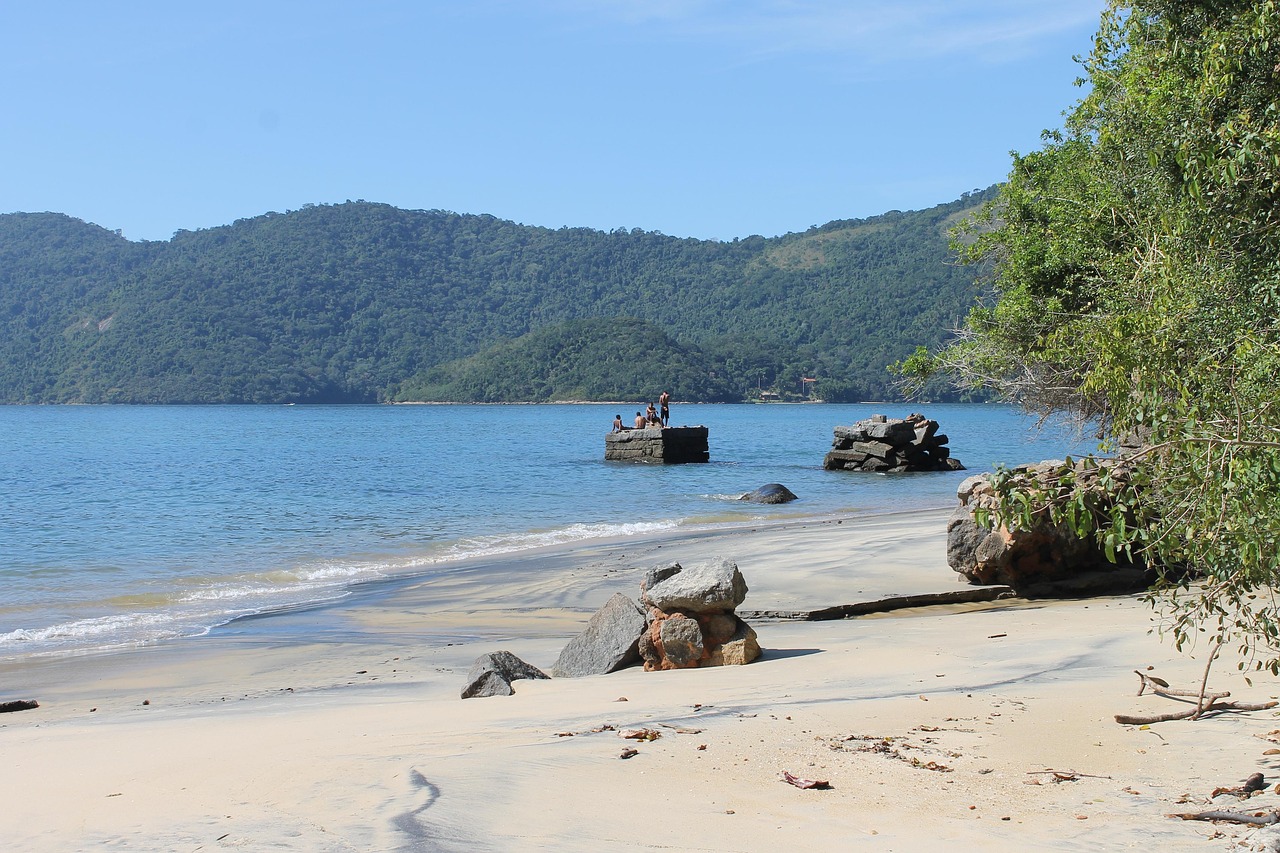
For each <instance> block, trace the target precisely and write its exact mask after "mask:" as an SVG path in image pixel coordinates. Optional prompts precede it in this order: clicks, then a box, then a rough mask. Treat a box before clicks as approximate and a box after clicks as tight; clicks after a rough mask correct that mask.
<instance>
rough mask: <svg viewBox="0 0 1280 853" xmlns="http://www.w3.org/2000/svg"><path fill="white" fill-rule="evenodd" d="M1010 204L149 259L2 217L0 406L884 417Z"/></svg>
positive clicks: (381, 216) (294, 246)
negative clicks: (834, 409)
mask: <svg viewBox="0 0 1280 853" xmlns="http://www.w3.org/2000/svg"><path fill="white" fill-rule="evenodd" d="M989 192H990V191H987V192H983V193H974V194H970V195H966V196H964V197H962V198H961V199H959V200H956V201H954V202H950V203H948V204H944V205H939V206H937V207H934V208H931V209H929V210H924V211H914V212H906V213H903V212H898V211H893V212H890V213H886V214H883V215H881V216H876V217H871V218H868V219H859V220H840V221H836V222H831V223H827V224H826V225H823V226H820V227H816V228H811V229H809V230H808V231H805V232H801V233H795V234H787V235H783V236H781V237H774V238H764V237H759V236H752V237H747V238H744V239H737V240H733V241H725V242H721V241H707V240H696V239H692V238H677V237H669V236H666V235H664V234H661V233H658V232H646V231H641V230H639V229H632V230H629V231H627V230H621V229H619V230H616V231H612V232H604V231H598V230H594V229H588V228H560V229H549V228H541V227H537V226H527V225H519V224H516V223H513V222H510V221H506V220H502V219H498V218H496V217H493V216H487V215H470V214H458V213H452V212H447V211H410V210H402V209H399V208H395V207H391V206H389V205H383V204H374V203H369V202H347V203H344V204H336V205H315V206H307V207H304V208H303V209H301V210H297V211H292V212H289V213H284V214H279V213H269V214H264V215H262V216H257V217H254V218H251V219H241V220H237V221H236V222H235V223H232V224H231V225H226V226H220V227H216V228H209V229H204V230H200V231H179V232H178V233H176V234H175V235H174V236H173V238H172V239H170V240H168V241H145V242H131V241H129V240H126V239H124V238H123V237H121V236H120V235H119V234H118V233H116V232H112V231H109V230H107V229H104V228H101V227H99V226H96V225H91V224H88V223H85V222H82V221H80V220H77V219H74V218H72V217H69V216H66V215H63V214H56V213H14V214H6V215H0V402H6V403H106V402H116V403H280V402H374V401H389V400H413V399H423V400H426V399H438V398H443V397H441V395H445V394H460V395H462V397H461V399H463V400H481V399H483V400H488V401H523V400H538V399H553V398H554V399H564V398H566V397H564V396H554V397H549V396H546V395H548V394H554V395H570V397H571V398H578V397H580V398H581V399H602V398H603V399H631V398H633V397H634V398H636V399H647V398H648V397H650V396H653V395H654V394H655V393H656V390H661V387H663V386H667V387H670V390H672V393H676V388H680V389H682V392H681V395H680V396H681V397H682V398H684V399H705V400H732V399H744V398H749V397H752V396H755V395H756V394H757V393H758V391H759V390H762V389H774V390H781V391H787V392H789V391H792V390H794V391H796V392H799V390H800V389H801V387H802V386H801V383H800V378H801V377H810V378H814V377H816V378H818V379H819V382H820V383H821V384H820V385H819V386H818V387H817V389H815V393H817V391H818V390H821V395H822V396H824V397H826V398H827V399H833V400H835V399H840V400H843V399H850V400H852V399H871V398H880V399H884V398H885V397H886V396H887V395H890V394H892V384H891V382H892V380H891V377H890V376H889V375H888V374H887V372H886V370H885V366H886V365H887V364H890V363H892V362H894V361H896V360H898V359H901V358H903V357H904V356H906V355H908V354H910V353H911V352H912V351H914V350H915V348H916V347H917V346H919V345H929V346H936V345H937V344H939V343H941V342H942V341H943V340H945V339H946V337H947V336H948V334H949V330H950V329H952V328H955V327H956V326H958V325H959V323H960V321H961V319H962V318H963V317H964V316H965V314H966V313H967V311H968V308H969V306H970V305H971V304H972V302H973V299H974V295H975V293H974V289H973V271H972V270H968V269H964V268H960V267H958V266H956V265H955V264H954V263H953V262H952V260H951V254H950V251H949V249H948V247H947V238H946V233H945V232H946V228H947V226H948V224H949V223H950V222H952V221H954V219H955V218H956V217H957V216H958V215H961V214H963V213H964V212H965V211H967V210H970V209H972V208H974V207H976V206H977V205H978V204H979V203H980V202H981V201H982V200H983V199H984V198H985V197H986V196H987V195H988V193H989ZM588 321H598V322H588ZM606 321H607V322H606ZM575 354H576V355H575ZM571 356H573V357H571ZM610 360H612V362H611V361H610ZM613 362H616V363H613ZM608 364H612V368H611V369H610V370H605V369H604V366H605V365H608ZM641 368H643V369H641ZM486 373H487V374H492V375H494V376H498V377H502V378H503V379H502V381H500V382H499V381H492V380H484V379H483V376H484V375H485V374H486ZM517 376H519V377H523V378H521V379H520V380H519V381H516V378H517ZM602 395H604V396H602Z"/></svg>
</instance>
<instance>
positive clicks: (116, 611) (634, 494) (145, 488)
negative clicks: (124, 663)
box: [0, 404, 1089, 657]
mask: <svg viewBox="0 0 1280 853" xmlns="http://www.w3.org/2000/svg"><path fill="white" fill-rule="evenodd" d="M921 408H922V410H923V411H924V413H925V414H926V415H927V416H929V417H931V418H934V419H935V420H937V421H939V422H940V424H941V426H942V431H943V432H945V433H947V434H948V435H949V436H950V438H951V447H952V450H953V455H954V456H956V457H957V458H959V459H960V460H961V461H962V462H964V463H965V465H966V466H967V467H968V468H969V469H971V470H970V472H949V473H937V474H906V475H902V474H900V475H867V474H853V473H846V472H828V471H823V470H822V457H823V455H824V454H825V453H826V451H827V450H828V449H830V445H831V437H832V428H833V427H834V426H836V425H839V424H851V423H853V422H854V421H857V420H859V419H861V418H864V417H868V416H870V415H871V414H874V413H885V414H888V415H890V416H893V417H901V416H903V415H906V414H907V412H908V409H907V408H900V409H899V408H896V407H892V406H887V405H883V404H879V405H858V406H827V405H754V406H751V405H740V406H680V405H675V406H673V407H672V424H673V425H681V424H705V425H706V426H708V427H709V429H710V445H711V460H712V461H711V462H710V463H709V464H706V465H675V466H645V465H633V464H626V463H607V462H604V461H603V457H604V435H605V433H606V432H607V431H608V429H609V425H610V423H611V421H612V420H613V415H614V414H616V413H621V414H622V415H623V420H624V421H629V420H630V418H629V417H628V416H629V415H630V416H631V417H634V414H633V413H634V411H635V409H636V405H634V404H628V405H625V406H618V405H538V406H278V407H276V406H272V407H267V406H246V407H221V406H193V407H115V406H101V407H99V406H95V407H81V406H71V407H0V436H3V446H2V447H0V490H3V491H2V493H3V495H4V501H3V503H2V504H0V657H14V656H22V655H26V654H38V653H49V652H54V653H65V652H74V651H83V650H88V649H94V648H103V647H113V646H120V645H129V644H136V643H144V642H149V641H154V640H157V639H162V638H170V637H180V636H194V635H198V634H201V633H204V632H207V631H208V630H209V629H210V628H211V627H213V626H216V625H219V624H223V623H225V622H227V621H229V620H231V619H234V618H235V617H237V616H241V615H246V614H250V613H260V612H263V611H269V610H272V609H275V608H281V607H287V606H293V605H298V604H304V603H308V602H314V601H319V600H324V599H327V598H332V597H334V596H339V595H342V594H344V593H345V592H346V590H347V589H348V588H349V586H350V585H351V584H352V583H353V582H357V581H362V580H370V579H375V578H380V577H387V576H393V575H401V574H406V573H427V572H431V571H433V570H438V568H439V567H440V566H442V565H446V564H448V563H449V562H451V561H456V560H458V559H463V558H466V557H472V556H478V555H487V554H504V553H515V552H519V551H521V550H525V549H529V548H535V547H540V546H544V545H552V544H559V543H569V542H573V541H575V540H582V539H589V538H596V537H605V536H619V535H630V534H640V533H654V532H661V531H664V530H673V531H674V530H677V529H680V528H686V529H687V528H702V527H712V526H717V525H732V524H743V523H750V522H753V521H756V520H758V519H761V518H782V517H794V516H827V515H832V514H845V515H848V514H860V513H879V512H890V511H901V510H904V509H911V508H916V507H919V508H925V507H941V506H950V505H951V504H952V503H953V502H954V499H955V489H956V486H957V485H958V484H959V482H960V481H961V480H962V479H963V478H964V477H965V476H967V474H968V473H972V471H975V470H987V469H989V468H991V467H992V466H993V465H995V464H997V463H1001V464H1017V463H1020V462H1026V461H1036V460H1039V459H1044V458H1050V457H1060V456H1063V455H1065V454H1066V453H1068V452H1072V453H1078V452H1080V451H1081V449H1086V450H1087V449H1088V448H1089V442H1087V441H1081V440H1079V438H1078V437H1077V436H1075V435H1073V434H1071V433H1070V432H1068V431H1065V430H1054V431H1047V432H1046V431H1037V430H1036V429H1035V428H1034V424H1033V422H1032V421H1031V420H1030V419H1028V418H1026V417H1025V416H1022V415H1021V414H1019V413H1018V412H1017V411H1016V410H1013V409H1011V408H1008V407H1003V406H989V405H973V406H963V405H931V406H925V407H921ZM770 482H778V483H783V484H785V485H786V486H788V487H789V488H790V489H791V490H792V491H794V492H795V493H796V494H797V495H799V496H800V500H799V501H797V502H795V503H792V504H788V505H785V506H777V507H766V506H758V505H753V504H744V503H741V502H739V501H737V498H738V497H739V496H740V495H741V494H742V493H744V492H747V491H750V490H751V489H754V488H756V487H758V486H760V485H763V484H765V483H770Z"/></svg>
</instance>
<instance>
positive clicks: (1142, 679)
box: [1116, 643, 1280, 726]
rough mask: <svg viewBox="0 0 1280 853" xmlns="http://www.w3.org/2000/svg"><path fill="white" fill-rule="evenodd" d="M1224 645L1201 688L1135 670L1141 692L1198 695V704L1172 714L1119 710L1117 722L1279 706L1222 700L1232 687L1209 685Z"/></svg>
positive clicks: (1137, 722) (1177, 696) (1190, 717)
mask: <svg viewBox="0 0 1280 853" xmlns="http://www.w3.org/2000/svg"><path fill="white" fill-rule="evenodd" d="M1221 647H1222V644H1221V643H1219V644H1218V645H1217V646H1215V647H1214V649H1213V651H1212V652H1211V653H1210V654H1209V661H1208V663H1206V664H1205V667H1204V677H1203V678H1202V679H1201V680H1200V689H1199V690H1177V689H1175V688H1173V687H1170V686H1169V682H1167V681H1165V680H1164V679H1163V678H1156V677H1155V676H1154V675H1147V674H1146V673H1145V672H1139V671H1138V670H1136V669H1135V670H1134V671H1133V672H1134V674H1135V675H1137V676H1138V679H1139V684H1138V695H1139V696H1141V695H1142V694H1143V693H1145V692H1146V691H1147V690H1150V691H1151V692H1152V693H1154V694H1156V695H1157V696H1164V697H1165V698H1167V699H1174V700H1177V701H1183V700H1186V699H1194V700H1195V707H1194V708H1189V709H1187V710H1185V711H1173V712H1170V713H1168V714H1148V715H1141V716H1139V715H1133V714H1116V722H1117V723H1121V724H1123V725H1127V726H1145V725H1150V724H1151V723H1167V722H1169V721H1170V720H1198V719H1200V718H1201V717H1203V716H1204V715H1205V714H1210V713H1215V712H1219V711H1265V710H1266V709H1268V708H1274V707H1276V705H1277V704H1280V703H1277V702H1274V701H1273V702H1224V701H1222V700H1224V699H1226V698H1228V697H1229V696H1230V695H1231V693H1230V692H1229V691H1225V690H1224V691H1221V692H1210V691H1209V690H1208V689H1207V687H1206V685H1207V684H1208V683H1209V667H1211V666H1212V665H1213V660H1214V658H1215V657H1217V655H1218V649H1220V648H1221Z"/></svg>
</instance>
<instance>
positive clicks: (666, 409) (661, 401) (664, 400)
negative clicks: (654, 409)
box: [658, 391, 671, 426]
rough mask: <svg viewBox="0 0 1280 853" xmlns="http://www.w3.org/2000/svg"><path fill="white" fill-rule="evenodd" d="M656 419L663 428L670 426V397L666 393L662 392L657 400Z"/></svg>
mask: <svg viewBox="0 0 1280 853" xmlns="http://www.w3.org/2000/svg"><path fill="white" fill-rule="evenodd" d="M658 407H659V408H658V419H659V420H661V421H662V425H663V426H670V425H671V395H670V394H668V393H667V392H666V391H663V392H662V396H660V397H659V398H658Z"/></svg>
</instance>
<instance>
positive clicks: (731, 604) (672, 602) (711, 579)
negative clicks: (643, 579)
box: [640, 559, 747, 613]
mask: <svg viewBox="0 0 1280 853" xmlns="http://www.w3.org/2000/svg"><path fill="white" fill-rule="evenodd" d="M667 568H672V567H667ZM674 568H676V569H679V571H675V572H672V573H671V574H668V575H666V576H665V577H663V578H662V579H661V580H659V581H657V582H656V583H654V584H652V585H649V586H647V587H646V588H645V589H644V591H643V592H642V593H641V597H640V598H641V601H643V602H644V603H645V605H646V606H648V607H656V608H658V609H659V610H664V611H667V612H672V611H676V610H688V611H692V612H694V613H702V612H705V611H725V610H729V611H731V610H733V609H734V608H735V607H737V606H738V605H739V604H741V603H742V601H743V599H745V598H746V597H747V582H746V580H744V579H743V577H742V572H740V571H738V567H737V565H736V564H734V563H733V561H731V560H724V559H718V560H709V561H707V562H705V563H698V564H695V565H692V566H689V567H688V568H681V567H680V565H679V564H675V566H674Z"/></svg>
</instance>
